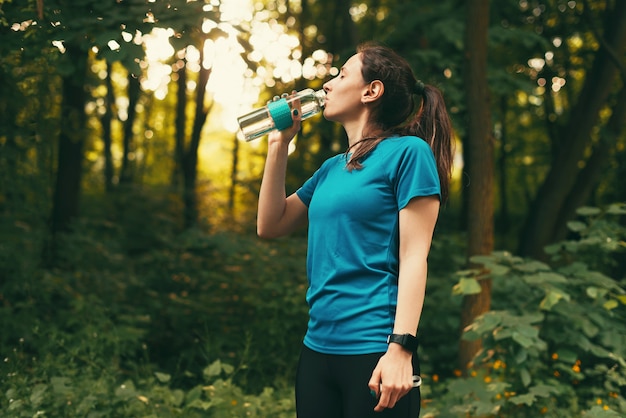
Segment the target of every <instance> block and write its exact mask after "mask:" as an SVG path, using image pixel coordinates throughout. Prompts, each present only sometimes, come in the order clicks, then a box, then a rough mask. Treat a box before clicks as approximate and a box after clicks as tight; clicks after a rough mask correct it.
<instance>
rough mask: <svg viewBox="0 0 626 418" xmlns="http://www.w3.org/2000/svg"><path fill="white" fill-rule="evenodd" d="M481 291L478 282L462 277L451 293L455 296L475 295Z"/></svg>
mask: <svg viewBox="0 0 626 418" xmlns="http://www.w3.org/2000/svg"><path fill="white" fill-rule="evenodd" d="M481 291H482V289H481V288H480V284H478V280H476V279H473V278H464V277H463V278H461V280H459V282H458V283H457V284H456V285H454V287H453V288H452V293H453V294H455V295H476V294H478V293H480V292H481Z"/></svg>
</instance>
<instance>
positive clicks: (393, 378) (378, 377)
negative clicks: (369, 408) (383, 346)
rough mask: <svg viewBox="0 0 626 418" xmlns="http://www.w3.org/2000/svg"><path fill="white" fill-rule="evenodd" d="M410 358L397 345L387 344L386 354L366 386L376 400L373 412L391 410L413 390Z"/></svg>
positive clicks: (409, 355)
mask: <svg viewBox="0 0 626 418" xmlns="http://www.w3.org/2000/svg"><path fill="white" fill-rule="evenodd" d="M412 358H413V355H412V354H411V353H410V352H408V351H407V350H405V349H404V348H402V346H400V345H399V344H394V343H391V344H389V348H388V349H387V352H386V353H385V354H384V355H383V356H382V357H381V358H380V360H378V364H377V365H376V368H375V369H374V371H373V373H372V377H371V379H370V381H369V384H368V386H369V388H370V389H371V390H372V393H375V394H376V397H377V398H378V404H377V405H376V407H375V408H374V411H376V412H381V411H383V410H385V408H393V407H394V406H395V405H396V402H398V400H399V399H400V398H402V397H403V396H404V395H406V394H407V393H409V391H410V390H411V389H412V388H413V363H412Z"/></svg>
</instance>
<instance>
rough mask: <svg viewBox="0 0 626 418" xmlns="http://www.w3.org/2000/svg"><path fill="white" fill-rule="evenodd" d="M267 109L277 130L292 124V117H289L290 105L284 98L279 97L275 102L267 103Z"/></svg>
mask: <svg viewBox="0 0 626 418" xmlns="http://www.w3.org/2000/svg"><path fill="white" fill-rule="evenodd" d="M267 110H269V112H270V116H271V117H272V119H273V120H274V126H276V129H278V130H279V131H282V130H283V129H287V128H289V127H291V125H293V119H291V107H289V104H288V103H287V100H286V99H280V100H277V101H275V102H270V103H268V104H267Z"/></svg>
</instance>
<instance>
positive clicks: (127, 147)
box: [120, 73, 141, 185]
mask: <svg viewBox="0 0 626 418" xmlns="http://www.w3.org/2000/svg"><path fill="white" fill-rule="evenodd" d="M140 92H141V85H140V83H139V79H138V78H137V77H135V76H134V75H133V74H130V73H129V74H128V111H127V114H128V117H127V119H126V121H125V122H124V139H123V154H122V168H121V171H120V185H122V184H128V183H132V181H133V177H134V176H133V168H132V165H133V164H132V163H131V154H132V153H133V152H134V151H135V146H134V133H133V126H134V125H135V119H137V102H138V101H139V94H140ZM133 158H134V157H133Z"/></svg>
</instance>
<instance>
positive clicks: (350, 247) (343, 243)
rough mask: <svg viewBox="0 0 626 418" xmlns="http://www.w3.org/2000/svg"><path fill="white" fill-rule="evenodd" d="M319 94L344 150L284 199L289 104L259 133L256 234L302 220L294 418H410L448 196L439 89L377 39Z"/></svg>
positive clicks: (415, 408) (448, 147) (447, 150)
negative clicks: (301, 311)
mask: <svg viewBox="0 0 626 418" xmlns="http://www.w3.org/2000/svg"><path fill="white" fill-rule="evenodd" d="M324 90H325V91H326V94H327V95H326V103H325V107H324V117H325V118H326V119H328V120H331V121H335V122H338V123H340V124H341V125H342V126H343V127H344V129H345V131H346V133H347V136H348V142H349V143H348V147H347V151H346V152H345V153H343V154H340V155H337V156H335V157H332V158H330V159H328V160H327V161H325V162H324V163H323V164H322V166H321V167H320V168H319V169H318V170H317V171H316V172H315V174H314V175H313V176H312V177H311V178H310V179H309V180H307V181H306V182H305V183H304V185H302V187H301V188H300V189H298V190H297V191H296V192H295V193H294V194H292V195H290V196H288V197H287V196H286V195H285V173H286V168H287V155H288V153H287V149H288V146H289V142H290V141H291V140H292V139H293V137H294V136H295V135H296V133H297V132H298V130H299V128H300V110H299V109H298V108H295V109H294V110H293V119H294V124H293V126H292V127H291V128H288V129H287V130H283V131H281V132H274V133H271V134H270V135H269V138H268V154H267V160H266V166H265V171H264V175H263V181H262V184H261V190H260V194H259V207H258V219H257V232H258V234H259V236H261V237H264V238H274V237H280V236H283V235H286V234H289V233H290V232H292V231H294V230H295V229H297V228H299V227H302V226H305V225H307V224H308V240H309V241H308V254H307V274H308V280H309V288H308V291H307V296H306V299H307V303H308V305H309V313H310V318H309V323H308V329H307V333H306V335H305V337H304V346H303V348H302V352H301V357H300V361H299V364H298V370H297V378H296V407H297V414H298V418H367V417H402V418H408V417H411V418H416V417H417V416H418V415H419V408H420V394H419V388H413V381H414V377H413V376H416V375H419V364H418V359H417V353H416V349H417V339H416V334H417V328H418V323H419V319H420V315H421V311H422V306H423V301H424V293H425V288H426V274H427V257H428V253H429V250H430V245H431V239H432V236H433V232H434V228H435V224H436V221H437V217H438V214H439V206H440V202H441V201H443V200H445V198H446V196H447V193H448V183H449V179H450V171H451V164H452V141H451V124H450V119H449V117H448V114H447V111H446V108H445V104H444V102H443V98H442V96H441V93H440V91H439V90H438V89H436V88H435V87H433V86H429V85H424V84H422V83H421V82H420V81H418V80H416V78H415V76H414V74H413V72H412V70H411V68H410V66H409V64H408V63H407V62H406V60H404V59H403V58H402V57H400V56H399V55H398V54H396V53H395V52H394V51H392V50H390V49H389V48H387V47H383V46H380V45H375V44H364V45H361V46H360V47H359V48H358V49H357V53H356V54H355V55H354V56H352V57H351V58H350V59H348V61H347V62H346V63H345V65H344V66H343V67H342V68H341V72H340V73H339V75H338V76H337V77H335V78H334V79H332V80H330V81H328V82H327V83H325V84H324Z"/></svg>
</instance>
